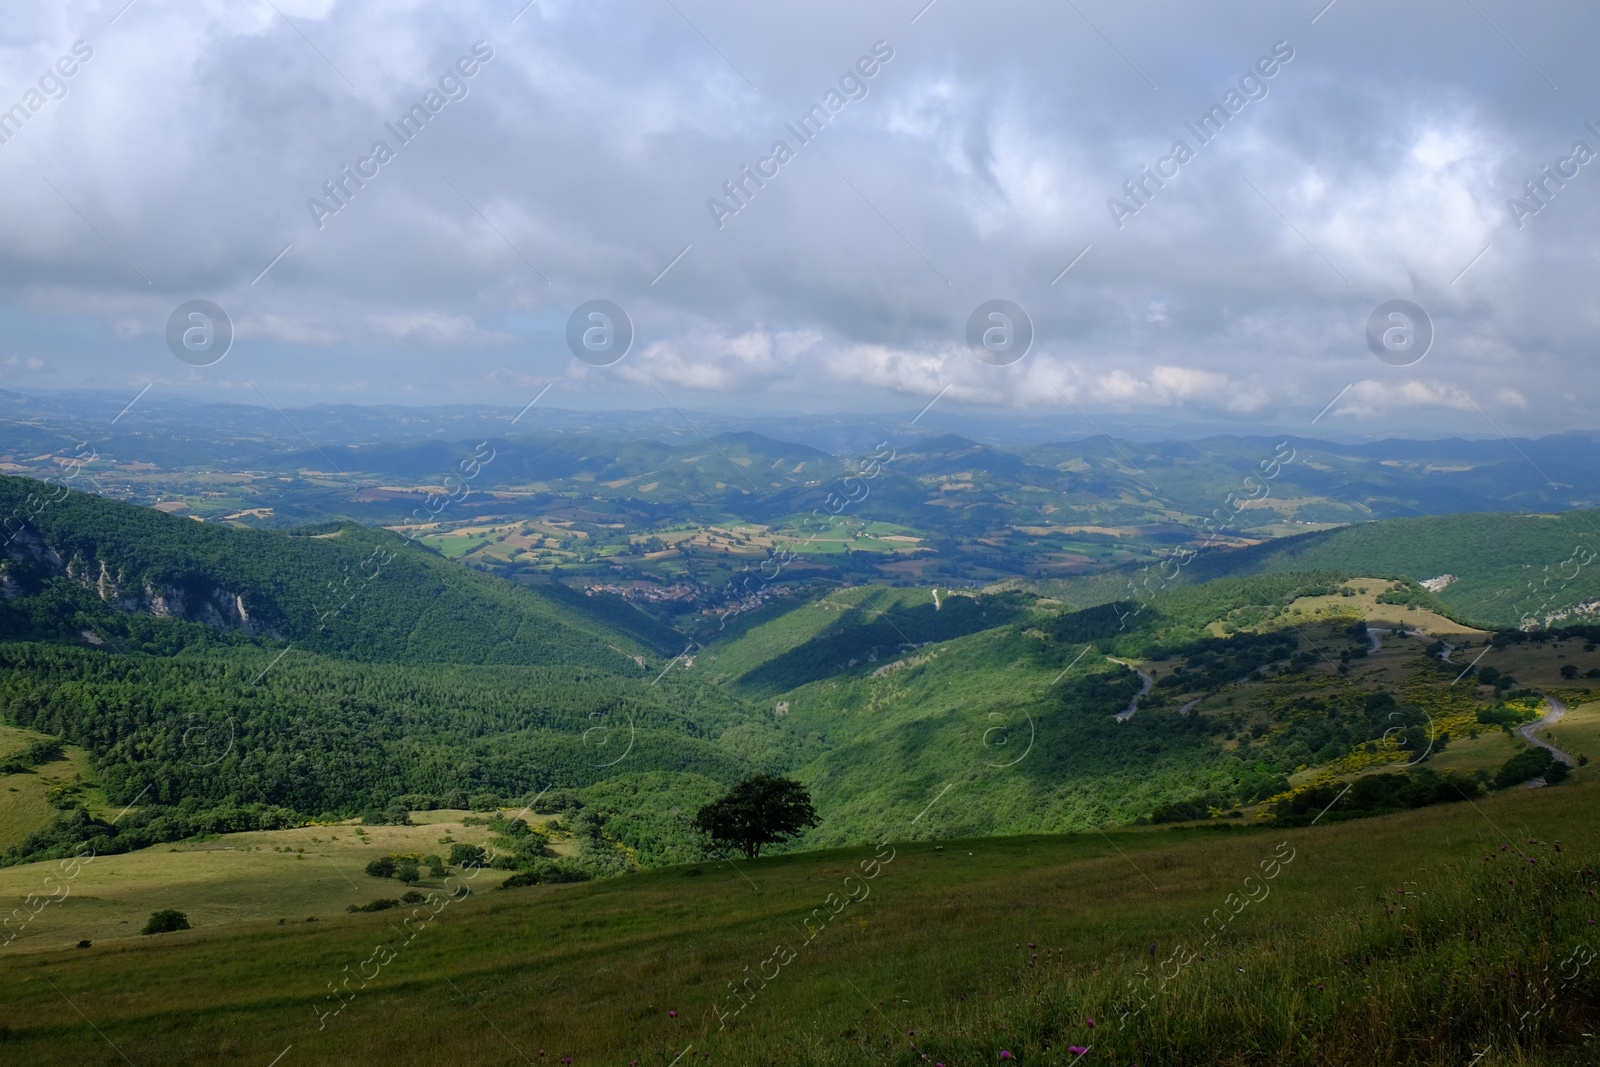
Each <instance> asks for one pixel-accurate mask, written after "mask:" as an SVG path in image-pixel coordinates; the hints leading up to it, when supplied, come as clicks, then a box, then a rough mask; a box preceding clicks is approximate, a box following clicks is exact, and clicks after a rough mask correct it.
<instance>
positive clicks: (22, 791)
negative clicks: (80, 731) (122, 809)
mask: <svg viewBox="0 0 1600 1067" xmlns="http://www.w3.org/2000/svg"><path fill="white" fill-rule="evenodd" d="M50 740H55V739H54V738H51V737H48V736H47V735H45V734H41V733H36V732H34V731H32V730H19V729H17V728H16V727H14V726H5V725H0V762H4V761H5V760H6V759H8V758H10V757H12V756H15V755H16V754H17V753H19V752H21V751H22V750H23V749H25V748H27V747H28V745H29V744H31V743H33V742H35V741H50ZM94 781H95V776H94V771H93V769H92V768H91V767H90V766H89V757H88V754H87V753H86V752H84V751H83V750H82V749H81V748H75V747H73V746H70V745H68V746H65V754H64V758H62V759H59V760H56V761H54V762H52V763H46V764H42V765H40V766H38V767H34V768H32V769H30V770H29V771H28V772H27V773H24V774H5V773H0V849H5V848H8V847H10V846H11V845H15V844H17V843H19V842H21V841H22V840H23V839H24V838H26V837H27V836H28V835H29V834H31V833H33V831H35V830H37V829H39V828H40V827H41V826H45V825H48V824H49V823H50V822H51V821H52V820H53V819H55V818H56V817H57V816H58V815H60V814H61V812H59V811H58V810H56V808H55V807H53V806H52V805H51V804H50V801H49V800H48V799H46V794H47V793H49V791H50V790H51V789H55V788H66V789H71V788H74V787H77V788H78V793H77V795H78V797H79V800H80V801H81V802H82V803H83V804H84V806H85V807H87V808H88V809H89V810H90V811H91V812H93V813H94V814H95V815H103V814H104V813H105V811H106V806H107V805H106V799H105V796H104V794H103V793H101V791H100V790H99V789H98V788H96V787H95V786H94V784H93V783H94ZM114 813H115V811H114V810H113V814H114Z"/></svg>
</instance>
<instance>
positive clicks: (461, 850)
mask: <svg viewBox="0 0 1600 1067" xmlns="http://www.w3.org/2000/svg"><path fill="white" fill-rule="evenodd" d="M485 856H486V853H485V852H484V851H483V847H482V846H481V845H464V844H460V843H459V842H458V843H457V844H454V845H451V846H450V862H451V863H453V864H455V865H456V866H458V867H482V866H483V863H484V859H485Z"/></svg>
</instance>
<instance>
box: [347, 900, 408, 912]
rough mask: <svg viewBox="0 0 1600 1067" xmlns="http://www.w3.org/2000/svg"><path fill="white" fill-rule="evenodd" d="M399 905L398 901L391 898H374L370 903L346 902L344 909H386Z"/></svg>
mask: <svg viewBox="0 0 1600 1067" xmlns="http://www.w3.org/2000/svg"><path fill="white" fill-rule="evenodd" d="M399 906H400V902H399V901H398V900H395V899H393V898H379V899H378V900H374V901H373V902H372V903H370V904H348V905H346V906H345V909H344V910H345V911H388V910H389V909H390V908H398V907H399Z"/></svg>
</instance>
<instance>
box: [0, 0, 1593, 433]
mask: <svg viewBox="0 0 1600 1067" xmlns="http://www.w3.org/2000/svg"><path fill="white" fill-rule="evenodd" d="M525 2H526V0H506V2H500V0H481V2H480V0H463V2H456V3H452V4H449V5H445V4H418V3H408V2H405V0H382V2H378V0H372V2H357V3H349V2H340V0H271V2H267V0H260V2H256V0H181V2H179V0H171V2H163V0H134V2H133V3H131V4H126V6H124V5H125V3H126V0H112V2H111V3H105V4H101V3H76V2H70V0H69V2H66V3H61V4H50V5H20V4H14V5H12V8H11V10H8V12H7V18H6V20H5V24H4V26H3V28H0V56H3V62H0V70H3V71H4V77H3V79H0V108H9V109H10V110H9V111H8V112H6V113H5V114H4V115H0V134H4V135H5V136H6V137H8V138H9V139H8V140H6V141H5V143H4V144H0V182H3V184H4V189H5V196H4V207H3V209H0V286H3V297H0V301H3V302H0V324H3V326H0V328H3V335H0V388H12V389H19V390H23V391H29V390H43V389H62V388H77V387H93V388H100V389H126V390H127V391H128V393H129V395H130V396H132V395H133V394H134V393H137V392H138V391H139V390H141V389H143V388H144V387H145V386H146V385H152V383H153V386H152V387H153V389H156V390H160V391H161V393H162V394H165V395H169V396H174V397H176V396H186V397H193V398H204V397H228V398H231V399H235V400H240V401H247V402H261V401H262V398H267V399H269V400H270V401H271V402H273V403H276V404H280V405H282V406H284V407H290V406H299V405H305V404H311V403H317V402H352V401H354V402H361V401H372V402H397V401H398V402H404V403H418V404H422V403H439V402H444V401H493V402H496V403H503V404H514V405H520V404H523V403H526V402H527V401H528V400H530V399H532V398H533V397H534V396H536V395H538V394H539V393H540V391H541V390H543V389H544V387H545V386H546V385H551V387H552V388H551V391H550V392H549V393H548V394H547V395H546V397H545V399H544V400H543V401H541V402H542V403H549V404H554V405H558V406H566V407H583V406H604V405H630V406H649V407H659V406H664V404H665V403H672V404H675V405H680V406H682V407H683V408H685V409H698V410H707V409H742V410H751V411H762V410H786V411H794V410H802V411H803V410H902V409H904V410H916V409H918V408H921V407H922V406H923V405H925V404H927V403H929V402H930V401H933V400H934V399H935V398H936V397H938V398H939V403H940V404H943V405H949V406H951V407H952V408H962V409H965V410H970V411H975V412H976V411H982V410H990V411H994V410H1004V409H1018V410H1021V411H1025V412H1026V413H1027V414H1028V415H1029V416H1041V415H1049V414H1051V413H1053V412H1060V413H1061V415H1062V417H1063V419H1080V418H1093V417H1094V416H1095V415H1096V414H1106V415H1107V416H1108V417H1112V416H1115V417H1136V416H1139V415H1141V414H1144V415H1166V416H1171V417H1172V418H1175V419H1201V420H1209V421H1212V422H1218V421H1221V422H1225V423H1228V424H1233V425H1237V426H1238V427H1239V428H1240V429H1241V430H1255V429H1262V428H1266V427H1284V428H1299V429H1300V430H1302V431H1310V430H1311V429H1312V420H1313V418H1315V419H1317V422H1316V424H1315V429H1317V430H1325V431H1328V432H1338V433H1357V434H1389V433H1415V434H1430V435H1431V434H1436V433H1448V434H1471V435H1478V434H1489V433H1494V432H1496V428H1498V429H1499V430H1504V431H1505V432H1508V433H1543V432H1550V431H1554V430H1561V429H1568V428H1586V427H1592V426H1593V425H1594V420H1593V417H1592V415H1591V413H1590V402H1591V401H1592V399H1593V398H1594V396H1595V395H1596V392H1595V386H1596V384H1597V373H1596V369H1595V361H1594V359H1593V358H1592V353H1593V348H1594V339H1595V337H1596V336H1597V327H1600V322H1597V319H1600V314H1597V302H1596V297H1595V293H1596V292H1597V285H1596V283H1597V281H1600V279H1597V277H1596V275H1597V269H1600V263H1597V256H1596V240H1595V236H1594V235H1595V234H1596V233H1597V232H1600V230H1597V227H1596V224H1597V222H1600V159H1595V160H1593V161H1591V160H1590V156H1591V155H1592V154H1593V153H1592V152H1591V151H1590V150H1591V149H1593V150H1595V151H1600V132H1597V129H1600V74H1597V73H1596V68H1595V64H1594V63H1593V61H1592V54H1591V53H1592V46H1593V42H1594V41H1595V40H1596V39H1597V36H1600V32H1597V31H1600V8H1597V7H1596V6H1595V5H1593V4H1584V3H1579V2H1577V0H1571V2H1552V3H1544V4H1539V5H1526V4H1518V3H1515V2H1513V0H1426V2H1413V3H1407V4H1405V5H1396V4H1393V3H1389V2H1380V0H1335V2H1334V3H1333V4H1332V5H1331V6H1328V5H1326V0H1310V2H1300V0H1294V2H1284V0H1273V2H1257V3H1205V4H1196V3H1193V2H1192V0H1183V2H1171V3H1162V2H1145V0H1137V2H1115V0H1071V2H1069V0H1059V2H1051V3H1048V4H1046V3H1042V2H1012V3H1003V2H1002V3H996V2H993V0H986V2H984V3H976V2H973V0H935V2H934V3H932V4H931V5H927V0H874V2H872V3H869V4H862V3H860V2H859V0H857V2H850V3H845V2H836V0H820V2H819V0H810V2H807V3H797V2H792V0H769V2H766V3H761V4H732V3H726V2H722V0H587V2H583V3H578V2H573V0H537V2H536V3H533V4H530V5H528V6H526V7H524V3H525ZM67 71H71V74H70V76H68V75H67V74H66V73H65V72H67ZM469 71H470V74H469V73H467V72H469ZM866 72H870V76H868V74H867V73H866ZM1269 72H1270V73H1269ZM430 93H431V94H432V95H431V96H430ZM830 94H831V95H830ZM413 105H420V107H419V108H418V110H417V111H416V112H415V114H416V115H417V116H425V118H426V121H425V122H424V121H423V119H422V118H420V117H414V118H412V119H411V122H412V124H413V125H414V126H420V130H412V129H408V128H404V127H401V126H400V120H401V117H402V116H405V115H407V114H408V113H411V109H412V108H413ZM813 106H815V108H816V110H815V111H814V112H813V111H812V110H811V109H812V108H813ZM1214 108H1215V110H1213V109H1214ZM808 112H809V113H811V114H812V115H813V119H812V128H810V129H808V128H806V127H802V126H801V125H800V122H801V118H802V116H804V115H806V114H807V113H808ZM1207 114H1210V115H1211V116H1212V119H1211V123H1210V125H1209V126H1205V127H1202V126H1201V119H1202V116H1205V115H1207ZM824 119H825V124H824V122H823V120H824ZM1224 120H1225V122H1224ZM1590 120H1593V121H1594V122H1595V123H1596V128H1597V129H1590V128H1588V127H1587V126H1586V125H1585V123H1586V122H1588V121H1590ZM817 126H821V127H822V128H821V130H820V132H816V130H815V127H817ZM1218 127H1220V129H1219V128H1218ZM1197 129H1198V130H1199V131H1200V133H1203V134H1204V138H1202V136H1200V133H1197V132H1196V130H1197ZM402 134H404V135H405V137H402V136H401V135H402ZM407 138H408V139H407ZM379 142H382V144H383V148H382V149H381V150H380V149H379V147H378V145H379ZM778 142H782V143H783V148H782V150H779V149H778ZM1178 142H1182V143H1183V148H1182V150H1181V151H1180V150H1179V148H1178V144H1177V143H1178ZM1578 142H1583V146H1582V149H1581V150H1579V148H1578V147H1577V143H1578ZM746 168H748V169H746ZM1545 168H1548V170H1546V169H1545ZM750 173H761V174H765V175H767V176H766V177H765V178H763V179H761V184H760V185H759V186H758V185H757V182H756V180H755V179H753V178H749V177H747V176H746V175H747V174H750ZM350 175H358V176H359V175H366V177H364V178H360V179H359V180H360V184H358V183H357V181H358V179H357V178H352V177H350ZM1147 175H1157V177H1156V178H1150V177H1147ZM1162 175H1165V177H1161V176H1162ZM1549 175H1555V176H1556V177H1550V176H1549ZM741 180H742V182H743V186H742V190H741V189H740V187H739V186H733V188H734V189H735V191H736V192H737V193H738V195H737V196H734V195H730V194H729V193H728V192H727V189H728V188H729V186H728V185H727V184H725V183H732V182H737V181H741ZM1158 181H1159V184H1158ZM1534 181H1537V182H1543V185H1542V186H1535V187H1534V192H1535V193H1537V194H1538V196H1537V197H1535V196H1533V195H1530V193H1529V191H1528V189H1527V183H1529V182H1534ZM330 182H342V189H341V188H340V187H339V186H337V185H335V186H332V187H331V188H332V189H333V190H334V192H335V193H336V194H337V195H336V196H334V195H329V193H328V191H327V190H328V188H330V187H329V186H328V185H326V184H325V183H330ZM1130 182H1134V183H1138V182H1142V183H1143V184H1142V187H1141V186H1140V185H1134V186H1133V189H1134V193H1132V194H1130V193H1129V192H1128V191H1127V185H1126V184H1125V183H1130ZM1513 198H1515V200H1516V201H1517V203H1514V202H1513ZM1113 199H1114V200H1115V201H1116V202H1115V203H1113V202H1112V201H1113ZM1519 204H1520V206H1519ZM993 299H1003V300H1007V301H1011V302H1013V303H1014V304H1015V305H1017V306H1018V307H1020V308H1021V309H1022V310H1023V311H1024V312H1025V313H1026V316H1027V319H1028V320H1029V321H1030V322H1031V325H1032V333H1033V341H1032V345H1031V348H1030V349H1029V351H1028V352H1027V354H1026V355H1025V356H1024V357H1023V358H1021V359H1020V360H1019V361H1017V362H1014V363H1009V364H1007V365H997V363H1000V362H1003V360H999V359H995V358H990V359H988V360H985V359H980V358H978V357H977V354H975V350H974V348H973V347H972V346H971V345H970V344H969V341H968V324H969V319H970V318H972V317H973V314H974V312H975V310H977V309H978V308H979V305H981V304H983V303H985V302H986V301H989V300H993ZM191 300H207V301H211V302H212V303H214V304H216V305H217V306H219V307H220V308H222V309H223V311H224V312H225V313H226V315H227V317H228V321H229V322H231V324H232V328H233V331H234V334H235V336H234V339H233V341H232V346H231V348H230V349H229V350H228V352H227V354H226V356H225V358H223V359H221V360H220V361H219V362H216V363H214V364H211V365H209V366H196V365H194V364H196V363H203V362H206V359H205V358H201V357H197V356H194V355H191V357H190V360H189V361H188V362H185V361H183V360H180V359H179V358H177V357H176V356H175V355H174V353H173V351H172V350H171V348H170V346H169V342H168V327H169V320H171V319H173V317H174V312H175V311H176V310H177V309H179V308H180V305H184V304H185V303H186V302H188V301H191ZM592 300H608V301H611V302H613V303H615V304H616V305H618V306H619V307H621V308H622V309H623V310H624V311H625V313H626V315H627V319H628V321H629V322H630V323H631V326H632V330H633V333H634V337H633V341H632V345H631V349H630V350H629V351H628V353H627V355H626V357H625V358H623V359H622V360H621V361H620V362H617V363H615V364H613V365H610V366H604V367H600V366H591V365H589V364H588V363H584V362H581V361H579V360H578V359H575V358H574V356H573V354H572V352H571V351H570V350H569V343H568V323H569V319H570V318H572V316H573V315H574V312H575V311H576V310H578V309H579V308H580V305H584V304H585V303H586V302H588V301H592ZM1395 300H1402V301H1409V302H1410V303H1411V304H1414V305H1416V306H1418V307H1420V308H1421V309H1422V311H1423V312H1424V313H1425V315H1426V317H1427V318H1426V321H1425V322H1420V323H1418V322H1413V321H1412V316H1411V313H1410V312H1409V311H1404V309H1402V310H1403V314H1404V315H1405V316H1407V317H1403V318H1402V319H1393V320H1391V319H1389V318H1387V317H1386V315H1379V317H1378V318H1379V328H1378V330H1377V333H1378V334H1382V333H1383V332H1384V330H1385V329H1389V328H1390V327H1391V326H1392V327H1393V329H1394V330H1398V331H1399V332H1391V333H1390V334H1389V338H1390V345H1391V346H1392V347H1395V348H1396V351H1393V352H1389V351H1386V352H1385V357H1386V358H1384V359H1380V358H1379V357H1378V356H1377V355H1375V354H1374V351H1373V350H1372V348H1371V346H1370V344H1369V338H1368V332H1369V321H1370V320H1371V319H1372V318H1373V315H1374V312H1375V310H1377V309H1379V307H1380V305H1383V304H1385V303H1387V302H1390V301H1395ZM979 318H980V320H982V322H980V331H981V329H982V328H983V325H984V324H986V323H987V322H988V321H989V320H987V319H983V316H981V315H980V316H979ZM179 319H180V324H179V327H178V329H177V331H176V332H177V333H179V334H181V333H182V331H183V329H184V327H185V326H186V325H187V324H188V323H189V322H190V320H188V319H187V318H185V317H184V316H183V315H180V316H179ZM193 321H196V322H198V321H200V320H193ZM584 321H585V323H586V322H587V321H588V320H586V319H585V320H584ZM994 321H997V322H998V321H999V320H994ZM1430 324H1431V332H1432V334H1433V337H1432V341H1431V345H1430V346H1429V347H1428V350H1427V352H1426V355H1425V356H1424V357H1423V358H1421V359H1420V360H1416V356H1417V355H1418V354H1419V342H1418V339H1419V338H1422V337H1425V336H1426V334H1427V333H1428V331H1429V326H1430ZM1014 325H1017V328H1018V329H1019V330H1021V331H1023V332H1026V325H1025V324H1020V325H1019V324H1014ZM580 329H581V325H580ZM192 336H194V337H196V338H197V339H198V343H200V344H202V345H203V344H204V335H192ZM591 336H598V337H599V338H600V341H601V343H603V342H604V336H605V335H604V334H600V335H591ZM995 336H1001V335H995ZM1408 343H1409V344H1410V345H1411V347H1410V348H1406V347H1405V346H1406V345H1407V344H1408ZM1380 348H1381V344H1380ZM207 351H210V352H214V351H215V349H214V348H213V349H210V350H206V349H203V348H202V352H203V353H204V352H207ZM597 362H601V360H597ZM1395 364H1408V365H1403V366H1402V365H1395ZM1330 405H1331V406H1330Z"/></svg>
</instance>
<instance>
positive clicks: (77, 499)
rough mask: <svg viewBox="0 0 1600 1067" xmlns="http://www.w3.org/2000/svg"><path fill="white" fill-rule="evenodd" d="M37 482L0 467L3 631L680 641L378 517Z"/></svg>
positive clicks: (473, 648) (423, 640) (552, 655)
mask: <svg viewBox="0 0 1600 1067" xmlns="http://www.w3.org/2000/svg"><path fill="white" fill-rule="evenodd" d="M39 490H40V485H39V483H37V482H34V481H32V480H29V479H25V478H14V477H0V514H3V515H8V516H10V519H9V520H8V524H7V528H8V529H9V530H11V531H12V536H11V538H10V541H9V544H8V545H7V554H8V556H9V558H8V559H5V560H3V561H0V583H3V585H4V588H5V591H6V600H7V604H6V605H5V607H4V608H0V633H4V634H6V635H8V636H12V637H13V638H15V637H46V638H52V639H60V638H80V639H84V638H82V631H84V630H86V629H87V630H89V631H90V633H91V634H93V635H95V636H97V637H98V639H99V640H100V641H102V642H106V641H109V642H111V643H112V645H113V647H119V648H120V647H127V645H126V644H125V642H128V643H131V646H132V647H133V648H140V647H142V645H143V644H144V641H143V640H142V638H143V637H145V636H146V635H148V634H149V633H150V632H151V631H150V627H149V626H148V625H147V624H139V623H134V622H132V621H130V616H137V615H143V616H148V617H154V618H159V619H171V620H175V621H178V622H189V623H198V624H204V626H205V627H207V628H209V629H210V630H211V631H212V632H213V633H214V634H217V635H221V636H224V637H234V638H241V639H251V638H259V639H263V640H266V641H268V642H269V643H274V644H280V647H281V643H287V644H292V645H294V646H295V647H297V648H301V649H307V650H310V651H314V652H321V653H325V654H331V655H338V656H346V657H350V658H357V659H367V660H387V661H398V660H402V659H404V660H407V661H411V662H452V663H523V664H553V663H566V664H584V665H590V666H599V667H604V668H605V669H608V670H617V671H626V670H631V671H634V672H639V671H642V670H643V669H644V668H643V667H641V666H640V665H638V664H637V663H635V662H633V657H635V656H638V655H640V654H655V653H659V652H661V651H664V650H665V649H667V648H672V649H673V651H676V639H675V638H674V637H672V636H670V634H669V633H668V631H666V629H665V628H664V627H662V626H660V625H659V624H657V623H654V622H653V621H652V620H651V619H649V618H648V617H647V616H644V615H642V614H640V613H639V612H636V611H631V610H630V611H629V612H628V614H629V616H630V622H629V624H628V625H627V626H626V632H624V628H622V627H619V626H617V625H616V624H615V621H614V620H608V619H604V618H602V617H601V616H600V613H599V612H598V611H596V610H592V609H591V608H590V606H589V605H588V604H587V603H586V602H585V599H584V598H576V599H574V598H572V597H566V596H562V597H553V596H550V595H548V594H546V593H543V592H541V591H539V590H537V589H528V588H523V587H519V586H516V585H513V584H511V583H507V582H503V581H498V580H496V579H494V578H491V577H489V576H487V575H483V574H480V573H477V572H475V571H471V570H468V569H466V568H462V567H459V566H455V565H452V564H451V563H449V562H448V561H447V560H444V559H443V558H441V557H440V556H439V555H438V554H436V553H433V552H430V551H428V550H426V549H424V548H421V547H419V546H417V545H415V544H413V543H411V542H409V541H407V540H406V539H405V538H403V537H400V536H397V535H394V534H390V533H386V532H384V531H381V530H379V531H375V530H367V529H364V528H362V527H359V526H356V525H354V524H349V523H345V524H335V525H331V526H328V527H325V528H312V529H311V530H308V531H302V532H298V533H286V532H279V531H268V530H248V529H236V528H233V527H229V526H225V525H216V524H211V523H199V522H194V521H192V520H189V519H185V518H176V517H173V516H170V515H166V514H163V513H162V512H160V511H158V510H155V509H153V508H141V507H134V506H131V505H128V504H123V503H119V502H116V501H111V500H106V499H103V498H101V497H98V496H95V495H93V494H90V493H82V492H77V491H74V490H51V491H50V493H49V494H48V495H46V494H42V493H40V492H36V491H39ZM63 493H64V494H65V495H64V498H63V499H59V500H55V499H52V498H53V497H55V496H60V495H62V494H63ZM80 615H82V616H85V618H80V617H79V616H80ZM85 623H90V624H91V625H84V624H85ZM96 623H97V624H103V626H104V628H105V629H107V630H108V632H106V633H103V634H102V633H98V632H97V631H95V630H94V626H93V625H92V624H96ZM167 629H168V631H169V632H171V633H174V634H176V633H178V632H181V630H182V628H173V627H168V628H167ZM189 632H190V633H191V634H197V633H199V632H200V630H199V628H197V627H191V628H189ZM180 640H181V639H180Z"/></svg>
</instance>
